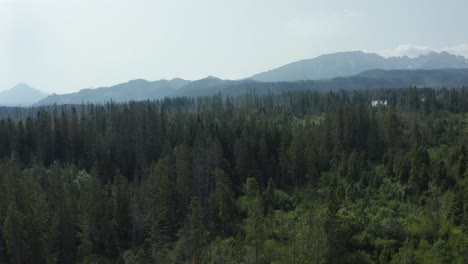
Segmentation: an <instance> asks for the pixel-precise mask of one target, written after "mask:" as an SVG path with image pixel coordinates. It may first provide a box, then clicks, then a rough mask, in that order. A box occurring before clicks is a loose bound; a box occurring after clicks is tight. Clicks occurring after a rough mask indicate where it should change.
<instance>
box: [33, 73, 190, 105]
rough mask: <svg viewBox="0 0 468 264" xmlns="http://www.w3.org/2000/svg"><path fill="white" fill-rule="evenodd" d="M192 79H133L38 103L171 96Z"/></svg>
mask: <svg viewBox="0 0 468 264" xmlns="http://www.w3.org/2000/svg"><path fill="white" fill-rule="evenodd" d="M188 83H190V81H187V80H183V79H172V80H160V81H154V82H150V81H146V80H142V79H138V80H132V81H129V82H126V83H121V84H117V85H114V86H111V87H101V88H97V89H83V90H81V91H79V92H76V93H71V94H63V95H58V94H53V95H51V96H48V97H47V98H45V99H43V100H41V101H39V102H38V103H37V105H48V104H80V103H104V102H106V101H110V100H113V101H116V102H121V101H131V100H146V99H150V100H154V99H161V98H164V97H167V96H170V95H171V94H172V93H173V92H174V91H176V90H177V89H179V88H181V87H183V86H185V85H187V84H188Z"/></svg>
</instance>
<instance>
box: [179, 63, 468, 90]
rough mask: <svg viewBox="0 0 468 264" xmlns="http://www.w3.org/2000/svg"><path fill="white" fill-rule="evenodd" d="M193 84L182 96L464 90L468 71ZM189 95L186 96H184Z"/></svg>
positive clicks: (382, 72) (381, 72)
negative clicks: (387, 90)
mask: <svg viewBox="0 0 468 264" xmlns="http://www.w3.org/2000/svg"><path fill="white" fill-rule="evenodd" d="M196 84H197V83H196V82H194V83H191V84H189V85H187V86H185V87H183V88H182V89H180V90H178V91H177V92H178V94H179V95H186V96H211V95H216V94H218V93H220V94H222V95H227V96H236V95H241V94H245V93H248V92H255V93H256V94H265V93H280V92H285V91H292V90H337V89H342V90H359V89H371V88H405V87H409V86H418V87H432V88H441V87H462V86H468V69H436V70H370V71H365V72H362V73H360V74H357V75H354V76H350V77H337V78H333V79H329V80H316V81H313V80H304V81H295V82H259V81H253V80H248V79H247V80H240V81H223V80H220V81H218V82H217V84H216V85H214V84H212V85H211V86H201V87H200V86H199V85H196ZM184 92H186V93H185V94H183V93H184Z"/></svg>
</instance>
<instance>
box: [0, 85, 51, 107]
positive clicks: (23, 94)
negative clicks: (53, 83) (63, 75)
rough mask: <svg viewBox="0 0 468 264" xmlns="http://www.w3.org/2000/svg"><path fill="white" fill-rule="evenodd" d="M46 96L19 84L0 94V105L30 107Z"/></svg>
mask: <svg viewBox="0 0 468 264" xmlns="http://www.w3.org/2000/svg"><path fill="white" fill-rule="evenodd" d="M47 95H48V94H46V93H44V92H42V91H39V90H37V89H35V88H32V87H30V86H28V85H27V84H25V83H19V84H17V85H16V86H15V87H13V88H11V89H9V90H6V91H2V92H0V105H8V106H27V105H32V104H34V103H36V102H38V101H39V100H41V99H43V98H45V97H47Z"/></svg>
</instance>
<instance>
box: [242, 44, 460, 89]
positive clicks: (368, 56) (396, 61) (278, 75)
mask: <svg viewBox="0 0 468 264" xmlns="http://www.w3.org/2000/svg"><path fill="white" fill-rule="evenodd" d="M454 68H468V60H467V59H465V58H464V57H463V56H456V55H452V54H450V53H447V52H441V53H436V52H430V53H429V54H427V55H421V56H419V57H416V58H409V57H407V56H404V57H390V58H384V57H382V56H380V55H378V54H375V53H365V52H362V51H348V52H338V53H332V54H325V55H321V56H318V57H316V58H314V59H308V60H301V61H297V62H293V63H290V64H286V65H284V66H281V67H279V68H276V69H272V70H269V71H266V72H262V73H259V74H255V75H253V76H251V77H250V78H249V79H253V80H257V81H262V82H278V81H299V80H320V79H331V78H335V77H346V76H352V75H356V74H358V73H361V72H363V71H368V70H373V69H380V70H416V69H454Z"/></svg>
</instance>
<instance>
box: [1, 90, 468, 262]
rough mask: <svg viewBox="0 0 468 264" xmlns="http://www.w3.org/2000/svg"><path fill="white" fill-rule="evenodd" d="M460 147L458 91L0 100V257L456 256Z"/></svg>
mask: <svg viewBox="0 0 468 264" xmlns="http://www.w3.org/2000/svg"><path fill="white" fill-rule="evenodd" d="M375 100H381V101H386V102H387V104H386V105H377V106H375V107H373V106H372V104H371V103H372V101H375ZM467 146H468V89H467V88H457V89H445V88H444V89H430V88H426V89H416V88H406V89H375V90H359V91H335V92H329V91H289V92H283V93H276V94H262V95H256V94H254V93H248V94H245V95H241V96H237V97H225V96H221V95H218V96H211V97H202V98H197V99H193V98H172V99H164V100H158V101H140V102H128V103H114V102H109V103H106V104H103V105H93V104H86V105H63V106H57V105H55V106H43V107H32V108H8V107H4V108H0V160H1V161H0V263H468V169H467V165H468V150H467V149H466V147H467Z"/></svg>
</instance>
